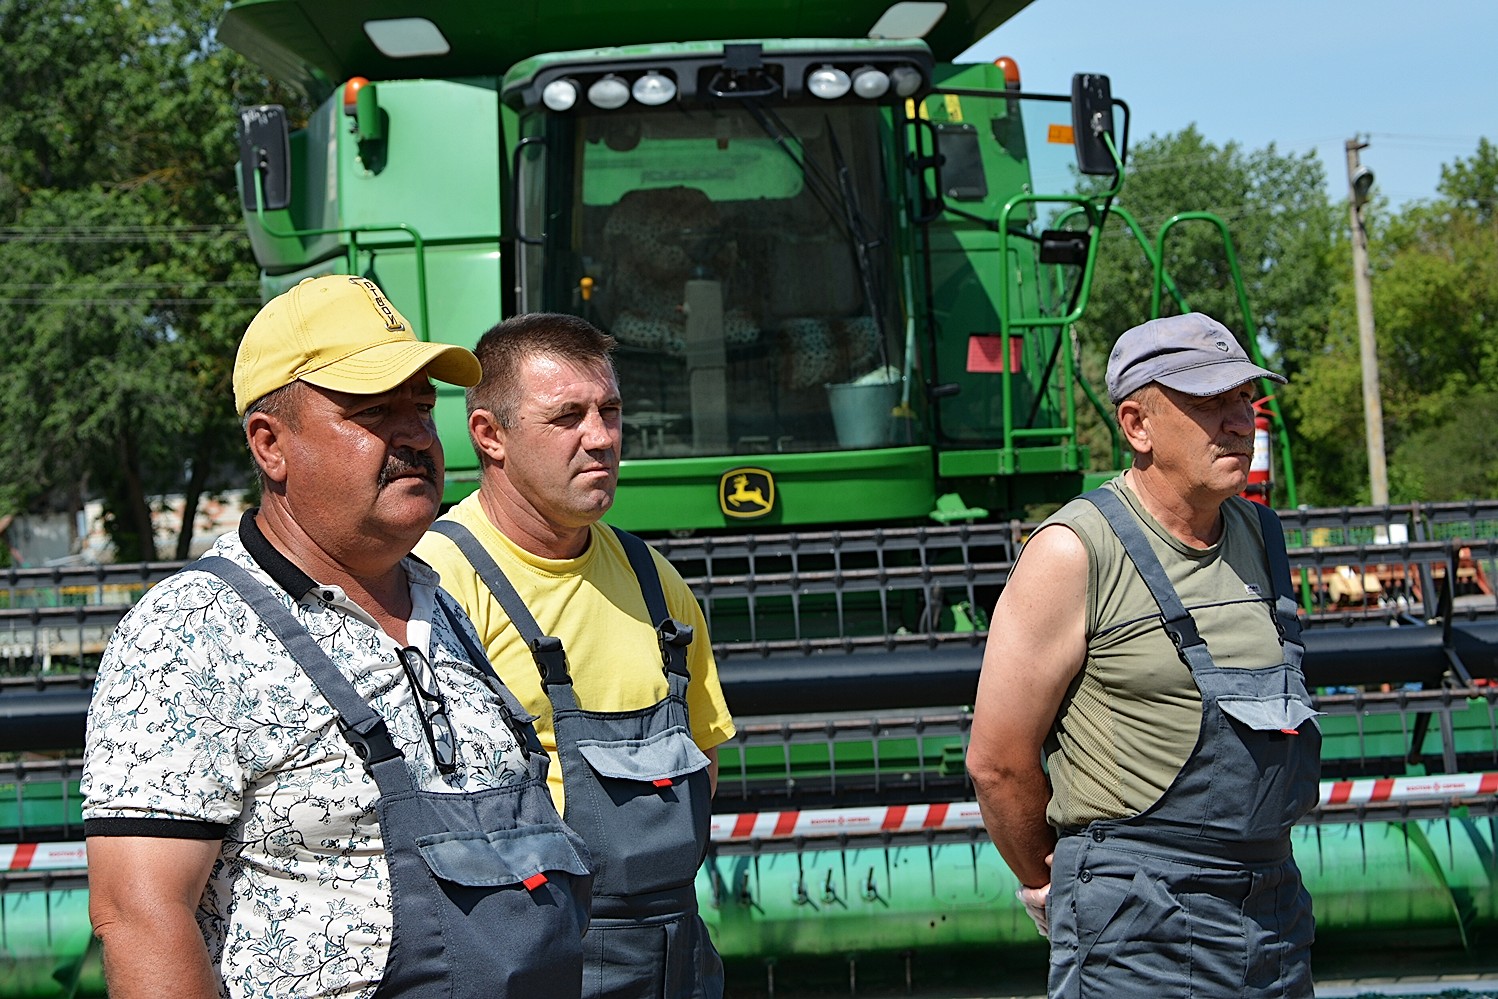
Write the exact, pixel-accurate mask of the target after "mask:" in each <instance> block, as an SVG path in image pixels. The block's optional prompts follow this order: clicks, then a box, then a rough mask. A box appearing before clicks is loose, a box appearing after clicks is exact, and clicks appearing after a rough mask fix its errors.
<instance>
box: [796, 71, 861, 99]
mask: <svg viewBox="0 0 1498 999" xmlns="http://www.w3.org/2000/svg"><path fill="white" fill-rule="evenodd" d="M851 86H853V81H851V80H849V79H848V74H847V73H844V72H843V71H842V70H840V69H838V68H837V67H836V66H823V67H822V68H821V69H814V70H812V72H811V75H810V76H808V77H807V78H806V89H807V90H810V91H811V92H812V93H813V94H815V95H816V96H817V97H820V98H822V99H823V100H828V101H835V100H837V99H838V98H839V97H842V96H843V95H844V94H846V93H847V92H848V89H849V88H850V87H851Z"/></svg>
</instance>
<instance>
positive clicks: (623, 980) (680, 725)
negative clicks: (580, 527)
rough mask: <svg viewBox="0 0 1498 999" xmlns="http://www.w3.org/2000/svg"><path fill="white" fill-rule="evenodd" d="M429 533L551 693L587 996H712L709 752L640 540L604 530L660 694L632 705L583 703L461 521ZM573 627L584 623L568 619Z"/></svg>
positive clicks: (679, 627) (719, 971) (684, 639)
mask: <svg viewBox="0 0 1498 999" xmlns="http://www.w3.org/2000/svg"><path fill="white" fill-rule="evenodd" d="M432 530H434V531H436V532H438V533H440V534H442V535H443V536H445V537H447V538H448V539H450V540H451V541H453V542H454V543H455V544H456V545H457V546H458V550H459V551H461V552H462V553H463V555H464V556H465V557H466V558H467V559H468V561H469V563H470V564H472V565H473V567H474V570H475V571H476V572H477V573H478V575H479V578H480V579H482V580H483V581H484V585H486V586H488V587H489V590H490V592H491V593H493V594H494V597H495V599H496V600H498V601H499V603H500V606H502V607H503V608H504V610H505V613H506V614H508V615H509V618H510V621H511V623H513V624H514V626H515V630H516V631H517V632H519V634H520V636H521V637H522V638H523V639H524V640H525V643H526V647H527V648H529V649H530V651H531V656H532V658H534V659H535V662H536V666H537V668H538V669H539V670H540V671H541V684H542V687H543V688H544V689H545V691H546V696H547V698H548V699H549V700H550V701H551V711H552V726H553V727H554V728H555V730H556V740H557V758H558V761H559V762H560V763H561V766H562V792H563V796H564V800H565V807H564V810H563V817H564V818H565V819H566V821H567V824H568V825H570V826H571V827H572V828H574V829H576V830H577V831H578V832H579V833H581V834H582V837H583V840H584V841H585V842H586V843H587V844H588V851H589V853H590V854H591V855H592V858H593V864H594V881H593V921H592V923H591V925H590V927H589V930H588V938H587V940H585V941H584V951H585V954H584V970H583V995H584V996H585V997H588V999H717V997H719V996H721V995H722V994H723V964H722V961H721V960H719V958H718V952H717V951H716V950H715V949H714V948H713V944H712V941H711V940H710V939H709V938H708V934H707V926H706V925H705V924H704V923H703V922H702V918H701V917H700V916H699V915H698V914H697V890H696V884H695V882H696V877H697V869H698V868H699V867H700V866H702V860H703V857H704V855H705V854H706V851H707V840H708V830H709V827H710V824H711V821H712V787H711V784H710V780H709V776H708V759H707V757H706V756H705V755H704V754H703V752H702V751H701V750H700V749H698V748H697V746H696V744H695V743H694V742H693V741H692V735H691V732H692V729H691V725H690V724H689V721H688V717H687V684H688V680H689V675H688V671H687V653H686V650H687V646H688V645H689V644H690V643H691V641H692V629H691V628H689V627H687V626H686V625H684V624H681V623H680V622H678V621H675V620H673V619H672V618H671V616H670V613H669V611H668V610H667V608H666V598H665V594H664V593H662V591H661V583H660V577H659V575H658V574H657V573H656V569H655V563H654V561H653V560H652V558H651V555H650V550H649V549H648V548H647V547H646V545H645V543H644V542H643V541H641V540H640V539H639V538H636V537H635V536H634V535H632V534H628V533H626V532H624V531H619V530H617V529H616V530H615V533H616V534H617V535H618V537H619V540H620V542H621V543H622V544H623V545H624V551H625V554H626V555H627V556H628V557H629V564H630V567H631V568H632V569H633V570H634V573H635V577H636V578H637V579H638V580H639V582H640V590H641V593H642V594H643V596H644V598H645V607H646V610H647V611H648V613H649V615H650V620H652V621H654V622H656V635H657V639H658V642H659V645H660V650H661V659H662V668H664V670H665V673H666V679H667V681H668V683H669V686H670V692H669V693H668V694H667V695H666V697H665V698H664V699H663V700H661V701H658V702H657V703H655V704H653V705H651V706H650V707H648V708H641V709H640V710H637V711H617V712H613V711H584V710H582V709H581V708H579V707H578V706H577V699H576V697H575V696H574V695H573V692H572V677H571V675H570V674H569V673H568V669H567V656H566V652H565V650H564V649H563V648H562V642H561V640H560V639H559V638H556V637H553V636H548V635H542V634H541V629H540V626H539V625H538V624H537V623H536V619H535V617H534V616H532V614H531V613H530V611H529V610H528V609H526V607H525V604H524V602H523V601H522V600H521V599H520V596H519V595H518V594H517V593H516V592H515V588H514V586H513V585H511V583H510V581H509V579H508V578H506V577H505V575H504V573H503V571H502V570H501V569H500V568H499V566H498V565H496V564H495V562H494V559H493V558H491V557H490V556H489V553H488V552H487V551H485V550H484V548H483V546H482V545H481V544H479V542H478V539H477V538H475V537H474V536H473V534H472V533H471V532H469V531H468V530H467V529H466V528H464V527H463V526H462V525H460V524H455V523H453V522H452V521H447V520H440V521H438V522H437V523H435V524H433V525H432ZM579 627H587V623H586V622H579Z"/></svg>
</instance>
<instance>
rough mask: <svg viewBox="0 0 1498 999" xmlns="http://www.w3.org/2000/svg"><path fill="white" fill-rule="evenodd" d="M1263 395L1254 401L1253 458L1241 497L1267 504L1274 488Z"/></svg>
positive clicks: (1265, 406)
mask: <svg viewBox="0 0 1498 999" xmlns="http://www.w3.org/2000/svg"><path fill="white" fill-rule="evenodd" d="M1272 398H1274V397H1273V396H1265V397H1264V398H1262V399H1258V400H1256V401H1255V402H1254V458H1253V462H1252V463H1251V464H1250V465H1249V466H1248V485H1247V486H1245V487H1244V489H1243V493H1242V495H1243V498H1244V499H1246V500H1250V501H1252V502H1254V503H1262V504H1264V505H1265V506H1268V505H1269V494H1270V493H1271V492H1272V491H1273V489H1274V476H1273V472H1274V465H1273V463H1272V462H1271V461H1270V457H1269V455H1270V450H1269V409H1268V403H1269V400H1270V399H1272Z"/></svg>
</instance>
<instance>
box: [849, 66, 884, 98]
mask: <svg viewBox="0 0 1498 999" xmlns="http://www.w3.org/2000/svg"><path fill="white" fill-rule="evenodd" d="M853 92H854V93H855V94H857V95H858V96H859V97H865V98H868V99H869V100H871V101H872V100H875V99H877V98H880V97H883V96H884V95H885V94H887V93H889V77H888V76H886V75H885V74H884V73H883V72H881V71H880V70H877V69H875V68H874V67H873V66H865V67H863V68H862V69H855V70H854V71H853Z"/></svg>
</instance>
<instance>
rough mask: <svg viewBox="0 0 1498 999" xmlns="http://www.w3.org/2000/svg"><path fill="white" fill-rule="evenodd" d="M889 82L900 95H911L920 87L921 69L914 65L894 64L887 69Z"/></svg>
mask: <svg viewBox="0 0 1498 999" xmlns="http://www.w3.org/2000/svg"><path fill="white" fill-rule="evenodd" d="M889 82H890V84H891V85H892V86H894V88H895V93H896V94H898V95H900V96H901V97H913V96H915V92H916V91H917V90H920V89H921V71H920V70H918V69H916V68H915V67H914V66H896V67H895V68H894V69H892V70H890V71H889Z"/></svg>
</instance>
